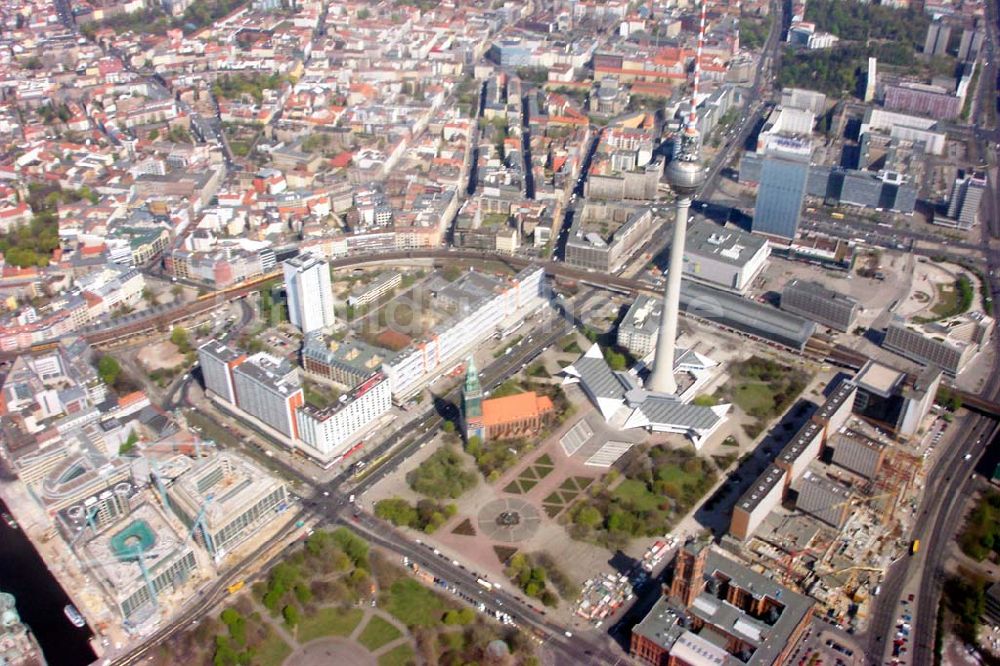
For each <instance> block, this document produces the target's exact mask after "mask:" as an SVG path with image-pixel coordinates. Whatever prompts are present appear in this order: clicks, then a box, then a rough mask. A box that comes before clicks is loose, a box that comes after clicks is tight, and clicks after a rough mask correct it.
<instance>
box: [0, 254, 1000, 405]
mask: <svg viewBox="0 0 1000 666" xmlns="http://www.w3.org/2000/svg"><path fill="white" fill-rule="evenodd" d="M414 259H431V260H435V261H436V260H443V259H451V260H462V261H482V262H496V263H502V264H506V265H507V266H510V267H511V268H513V269H515V270H521V269H524V268H527V267H529V266H541V267H543V268H544V269H545V273H546V274H547V275H549V276H552V277H556V278H563V279H567V280H574V281H577V282H581V283H584V284H587V285H590V286H594V287H598V288H603V289H609V290H611V291H614V292H616V293H627V294H631V295H634V294H640V293H645V294H649V295H653V296H657V295H659V292H658V291H657V290H656V289H655V288H653V287H652V286H651V285H650V284H648V283H646V282H643V281H641V280H635V279H630V278H623V277H619V276H617V275H610V274H607V273H599V272H596V271H591V270H585V269H580V268H573V267H572V266H567V265H566V264H564V263H562V262H558V261H536V260H531V259H525V258H522V257H517V256H513V255H504V254H498V253H494V252H480V251H473V250H460V249H455V248H452V249H447V250H441V249H438V250H401V251H396V252H385V253H381V254H359V255H353V256H347V257H338V258H335V259H330V265H331V266H332V267H333V268H335V269H344V268H360V267H364V266H370V265H374V264H381V263H389V264H393V265H400V262H405V261H412V260H414ZM282 277H283V274H282V271H280V270H278V271H273V272H271V273H268V274H266V275H262V276H260V277H258V278H254V279H253V280H248V281H246V282H242V283H240V284H238V285H235V286H232V287H227V288H226V289H219V290H216V291H213V292H210V293H208V294H204V295H203V296H200V297H198V299H197V300H195V301H193V302H191V303H184V304H181V305H176V306H169V307H167V308H165V309H162V310H157V311H155V312H150V313H148V314H147V315H146V316H143V315H142V313H138V314H137V315H134V317H135V318H134V319H129V320H125V321H122V322H120V323H117V324H115V323H114V322H112V323H111V324H109V325H107V326H102V327H100V328H96V327H95V328H85V329H83V330H81V331H77V332H75V333H73V334H72V335H76V336H79V337H82V338H83V339H84V340H86V341H87V342H88V343H89V344H91V345H93V346H95V347H100V346H102V345H112V344H114V343H116V342H120V341H122V340H125V339H128V338H131V337H134V336H137V335H142V334H144V333H150V332H156V331H163V332H166V331H167V330H168V329H169V328H170V327H172V326H175V325H177V324H179V323H181V322H183V321H185V320H188V319H192V318H194V317H197V316H198V315H201V314H204V313H206V312H210V311H211V310H213V309H215V308H216V307H218V306H220V305H223V304H225V303H228V302H229V301H232V300H235V299H238V298H243V297H244V296H246V295H247V294H249V293H251V292H253V291H257V290H259V289H260V288H261V287H262V286H263V285H265V284H267V283H268V282H271V281H272V280H276V279H281V278H282ZM709 323H715V322H711V321H709ZM737 333H739V331H737ZM766 342H768V343H769V344H772V345H773V344H775V343H774V342H773V341H770V340H768V341H766ZM56 344H57V343H56V341H51V342H45V343H39V344H37V345H34V346H32V347H31V348H29V349H23V350H18V351H8V352H0V359H3V360H12V359H13V358H16V357H17V356H19V355H20V354H23V353H40V352H42V351H46V350H48V349H52V348H53V347H55V345H56ZM779 346H782V345H780V344H779ZM786 349H788V351H790V352H791V353H796V354H802V355H804V356H806V357H809V358H814V359H816V360H820V361H824V362H829V363H832V364H834V365H839V366H841V367H845V368H849V369H852V370H855V371H857V370H860V369H861V367H862V366H863V365H864V364H865V363H867V362H868V361H869V360H870V358H869V357H868V356H867V355H865V354H862V353H860V352H858V351H856V350H854V349H850V348H848V347H845V346H843V345H830V344H829V343H827V342H825V341H824V340H822V339H820V338H819V337H817V336H814V337H813V338H812V339H810V340H809V341H808V343H807V344H806V347H805V349H804V350H801V351H800V350H798V349H791V348H786ZM948 388H949V389H950V390H951V391H952V392H953V393H954V394H955V395H957V396H959V397H960V398H961V400H962V404H963V405H964V406H965V407H967V408H968V409H970V410H972V411H975V412H978V413H980V414H983V415H985V416H989V417H991V418H1000V403H997V402H994V401H992V400H988V399H986V398H983V397H981V396H978V395H976V394H974V393H969V392H967V391H963V390H961V389H958V388H956V387H948Z"/></svg>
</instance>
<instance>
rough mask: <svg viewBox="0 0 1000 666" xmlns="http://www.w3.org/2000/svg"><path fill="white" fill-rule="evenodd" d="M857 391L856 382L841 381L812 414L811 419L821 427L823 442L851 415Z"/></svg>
mask: <svg viewBox="0 0 1000 666" xmlns="http://www.w3.org/2000/svg"><path fill="white" fill-rule="evenodd" d="M857 392H858V385H857V384H856V383H854V382H853V381H850V380H843V381H841V382H840V383H839V384H837V386H836V388H835V389H833V391H831V392H830V393H829V395H827V398H826V400H825V401H824V402H823V404H822V405H820V407H819V409H817V410H816V413H815V414H813V415H812V421H813V422H814V423H817V424H819V425H820V426H821V427H822V428H823V441H824V442H825V441H826V440H827V439H829V438H830V435H832V434H833V433H835V432H837V431H838V430H840V429H841V428H842V427H843V426H844V424H845V423H847V419H849V418H850V417H851V412H852V410H853V409H854V402H855V398H856V397H857Z"/></svg>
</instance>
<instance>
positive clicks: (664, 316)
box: [647, 0, 706, 395]
mask: <svg viewBox="0 0 1000 666" xmlns="http://www.w3.org/2000/svg"><path fill="white" fill-rule="evenodd" d="M700 5H701V7H700V9H701V11H700V17H699V26H698V47H697V49H696V51H695V56H694V82H693V84H692V86H691V109H690V111H689V113H688V116H687V119H686V121H685V123H684V128H683V129H682V130H681V134H680V141H679V144H678V146H677V152H676V153H675V154H674V158H673V159H672V160H671V161H670V164H668V165H667V173H666V176H667V182H669V183H670V187H671V188H672V189H673V190H674V192H675V193H676V195H677V203H676V215H675V216H674V235H673V240H672V241H671V243H670V268H669V271H668V273H667V285H666V288H665V289H664V292H663V312H662V313H661V315H660V331H659V334H658V335H657V338H656V356H655V357H654V359H653V371H652V372H651V373H650V375H649V379H648V381H647V384H648V386H647V388H649V390H651V391H655V392H657V393H667V394H670V395H673V394H675V393H677V380H676V379H674V355H675V353H676V344H677V318H678V316H679V314H680V313H679V310H680V300H681V273H682V272H683V270H684V243H685V239H686V237H687V220H688V212H689V211H690V209H691V200H692V198H693V197H694V194H695V192H697V191H698V190H699V189H701V186H702V185H704V184H705V168H704V167H703V166H702V164H701V133H700V132H699V131H698V111H697V108H698V107H697V103H698V88H699V86H700V84H701V54H702V49H703V47H704V43H705V11H706V6H705V5H706V1H705V0H700Z"/></svg>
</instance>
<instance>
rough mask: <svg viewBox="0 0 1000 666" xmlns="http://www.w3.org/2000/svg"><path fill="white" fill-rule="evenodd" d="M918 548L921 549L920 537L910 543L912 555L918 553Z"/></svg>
mask: <svg viewBox="0 0 1000 666" xmlns="http://www.w3.org/2000/svg"><path fill="white" fill-rule="evenodd" d="M918 550H920V539H914V540H913V543H911V544H910V555H916V554H917V551H918Z"/></svg>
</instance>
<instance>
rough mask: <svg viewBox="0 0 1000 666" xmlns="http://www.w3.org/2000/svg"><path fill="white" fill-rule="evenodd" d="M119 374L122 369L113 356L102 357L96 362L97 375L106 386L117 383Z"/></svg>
mask: <svg viewBox="0 0 1000 666" xmlns="http://www.w3.org/2000/svg"><path fill="white" fill-rule="evenodd" d="M121 372H122V367H121V366H120V365H119V364H118V361H117V360H116V359H115V357H114V356H108V355H105V356H102V357H101V360H100V361H98V362H97V374H98V376H100V378H101V381H103V382H104V383H105V384H107V385H108V386H112V385H113V384H114V383H115V382H117V381H118V377H119V376H120V375H121Z"/></svg>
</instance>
